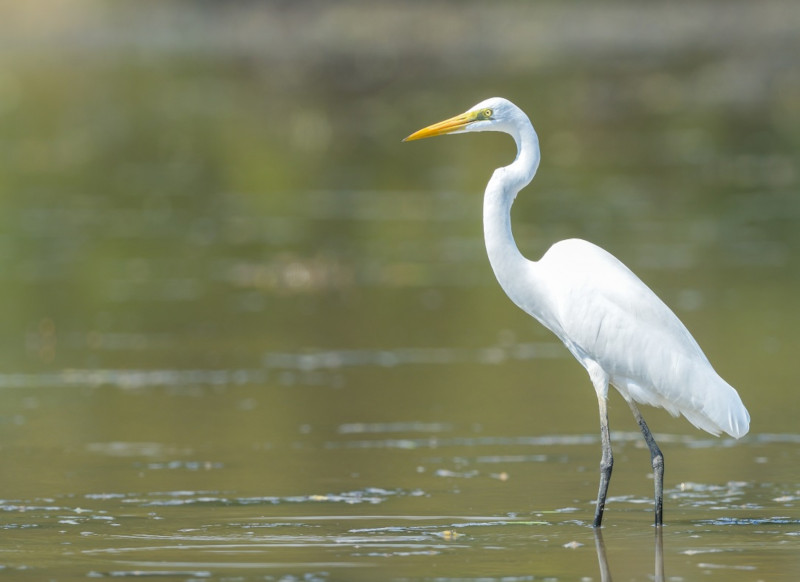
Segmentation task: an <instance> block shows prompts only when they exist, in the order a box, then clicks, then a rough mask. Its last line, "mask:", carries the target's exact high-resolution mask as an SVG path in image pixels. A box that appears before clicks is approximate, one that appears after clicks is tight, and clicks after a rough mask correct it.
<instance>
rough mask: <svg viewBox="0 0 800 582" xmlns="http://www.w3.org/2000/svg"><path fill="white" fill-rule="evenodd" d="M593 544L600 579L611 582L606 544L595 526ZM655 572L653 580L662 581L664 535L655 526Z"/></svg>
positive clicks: (601, 533)
mask: <svg viewBox="0 0 800 582" xmlns="http://www.w3.org/2000/svg"><path fill="white" fill-rule="evenodd" d="M594 546H595V549H596V550H597V562H598V564H599V566H600V580H601V581H602V582H611V580H612V578H611V569H610V568H609V566H608V558H607V557H606V544H605V542H604V541H603V531H602V530H601V529H600V528H599V527H596V528H594ZM654 554H655V574H654V576H653V579H654V580H655V582H664V535H663V530H662V528H660V527H656V528H655V550H654Z"/></svg>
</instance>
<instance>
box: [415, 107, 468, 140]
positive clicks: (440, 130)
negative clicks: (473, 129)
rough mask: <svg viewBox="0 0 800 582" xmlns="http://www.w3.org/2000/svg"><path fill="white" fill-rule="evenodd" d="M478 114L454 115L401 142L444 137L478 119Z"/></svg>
mask: <svg viewBox="0 0 800 582" xmlns="http://www.w3.org/2000/svg"><path fill="white" fill-rule="evenodd" d="M478 115H479V113H478V112H477V111H467V112H466V113H462V114H461V115H456V116H455V117H451V118H450V119H445V120H444V121H440V122H439V123H434V124H433V125H429V126H428V127H425V128H423V129H420V130H419V131H417V132H414V133H412V134H411V135H409V136H408V137H407V138H406V139H404V140H403V141H413V140H415V139H424V138H426V137H434V136H436V135H444V134H446V133H453V132H454V131H458V130H459V129H463V128H464V127H466V126H467V125H469V124H470V123H472V122H473V121H475V120H477V119H478Z"/></svg>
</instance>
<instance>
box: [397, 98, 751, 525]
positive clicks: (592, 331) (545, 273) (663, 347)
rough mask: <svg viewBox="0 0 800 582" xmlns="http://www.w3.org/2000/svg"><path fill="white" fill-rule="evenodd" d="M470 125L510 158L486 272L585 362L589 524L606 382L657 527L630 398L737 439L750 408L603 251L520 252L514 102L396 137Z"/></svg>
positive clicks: (521, 163)
mask: <svg viewBox="0 0 800 582" xmlns="http://www.w3.org/2000/svg"><path fill="white" fill-rule="evenodd" d="M472 131H499V132H504V133H507V134H509V135H511V137H513V138H514V141H515V142H516V144H517V156H516V158H515V159H514V161H513V162H512V163H511V164H510V165H508V166H505V167H502V168H497V169H496V170H495V171H494V173H493V174H492V177H491V179H490V180H489V183H488V184H487V186H486V191H485V193H484V199H483V230H484V239H485V242H486V251H487V253H488V255H489V262H490V263H491V266H492V269H493V271H494V274H495V277H497V281H498V282H499V283H500V286H501V287H502V288H503V290H504V291H505V292H506V294H507V295H508V296H509V298H510V299H511V300H512V301H513V302H514V303H515V304H516V305H517V306H518V307H520V308H521V309H522V310H523V311H525V312H526V313H528V314H529V315H531V316H533V317H534V318H536V319H537V320H538V321H539V322H540V323H542V324H543V325H544V326H545V327H546V328H548V329H549V330H550V331H552V332H553V333H554V334H555V335H556V336H558V338H559V339H560V340H561V341H562V342H563V343H564V345H565V346H566V348H567V349H568V350H569V351H570V352H571V353H572V355H573V356H575V358H576V359H577V360H578V361H579V362H580V363H581V364H582V365H583V367H584V368H586V371H587V372H588V373H589V378H590V380H591V382H592V385H593V386H594V389H595V392H596V393H597V402H598V405H599V409H600V441H601V447H602V455H601V460H600V488H599V491H598V494H597V505H596V507H595V514H594V522H593V525H594V527H600V526H601V523H602V520H603V510H604V509H605V504H606V496H607V493H608V484H609V480H610V479H611V470H612V468H613V465H614V459H613V455H612V451H611V440H610V437H609V432H608V410H607V399H608V387H609V385H611V386H614V388H616V389H617V391H618V392H619V393H620V394H621V395H622V397H623V398H624V399H625V401H626V402H627V403H628V406H630V409H631V411H632V412H633V416H634V417H635V419H636V422H637V423H638V425H639V428H640V429H641V431H642V434H643V436H644V440H645V442H646V443H647V447H648V448H649V449H650V458H651V464H652V467H653V476H654V482H655V525H656V527H660V526H661V524H662V521H663V519H662V511H663V510H662V506H663V498H664V486H663V483H664V456H663V455H662V453H661V449H659V447H658V444H657V443H656V441H655V439H654V438H653V435H652V433H651V432H650V429H649V428H648V427H647V423H645V421H644V418H642V414H641V413H640V412H639V408H638V406H637V403H639V404H649V405H651V406H657V407H661V408H664V409H666V410H667V411H668V412H670V413H671V414H672V415H673V416H678V415H679V414H682V415H683V416H684V417H686V419H687V420H688V421H689V422H691V423H692V424H693V425H694V426H696V427H698V428H700V429H703V430H705V431H707V432H709V433H711V434H713V435H719V434H720V433H721V432H725V433H727V434H729V435H731V436H732V437H734V438H737V439H738V438H740V437H742V436H744V435H745V434H746V433H747V431H748V428H749V425H750V415H749V413H748V412H747V409H746V408H745V407H744V404H742V401H741V399H740V398H739V394H738V393H737V392H736V390H735V389H734V388H733V387H732V386H731V385H730V384H728V383H727V382H726V381H725V380H723V379H722V378H721V377H720V376H719V374H717V372H716V371H715V370H714V368H713V367H712V366H711V364H710V363H709V361H708V358H706V356H705V354H704V353H703V351H702V350H701V349H700V346H699V345H698V344H697V342H696V341H695V339H694V338H693V337H692V335H691V334H690V333H689V331H688V330H687V329H686V327H685V326H684V325H683V323H681V321H680V320H679V319H678V317H677V316H676V315H675V314H674V313H673V312H672V311H671V310H670V309H669V307H667V306H666V305H665V304H664V303H663V302H662V301H661V299H659V298H658V297H657V296H656V294H655V293H654V292H653V291H652V290H651V289H650V288H649V287H648V286H647V285H645V284H644V283H643V282H642V281H641V280H640V279H639V278H638V277H637V276H636V275H634V274H633V272H632V271H631V270H630V269H628V268H627V267H626V266H625V265H623V264H622V263H621V262H620V261H619V260H618V259H617V258H615V257H614V256H613V255H611V254H610V253H608V252H607V251H605V250H603V249H601V248H600V247H598V246H596V245H594V244H592V243H590V242H587V241H584V240H580V239H568V240H562V241H560V242H557V243H555V244H554V245H552V246H551V247H550V248H549V249H548V250H547V252H546V253H545V254H544V255H543V256H542V258H541V259H539V260H538V261H531V260H529V259H526V258H525V257H523V256H522V254H521V253H520V251H519V249H517V246H516V244H515V243H514V237H513V235H512V232H511V205H512V204H513V202H514V199H515V198H516V196H517V194H518V193H519V191H520V190H521V189H522V188H524V187H525V186H527V185H528V184H529V183H530V181H531V180H532V179H533V176H534V174H536V170H537V168H538V167H539V160H540V157H541V154H540V150H539V138H538V136H537V135H536V131H535V130H534V129H533V125H532V124H531V122H530V119H528V116H527V115H525V113H524V112H523V111H522V110H521V109H520V108H519V107H517V106H516V105H514V104H513V103H511V102H510V101H508V100H506V99H502V98H499V97H493V98H491V99H487V100H485V101H481V102H480V103H478V104H477V105H475V106H474V107H472V108H471V109H469V110H468V111H466V112H465V113H462V114H461V115H456V116H455V117H451V118H450V119H446V120H444V121H441V122H439V123H435V124H433V125H430V126H428V127H425V128H423V129H421V130H419V131H417V132H415V133H412V134H411V135H409V136H408V137H407V138H405V139H404V140H403V141H411V140H416V139H422V138H427V137H433V136H437V135H444V134H451V133H453V134H454V133H466V132H472Z"/></svg>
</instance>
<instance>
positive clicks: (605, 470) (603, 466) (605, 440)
mask: <svg viewBox="0 0 800 582" xmlns="http://www.w3.org/2000/svg"><path fill="white" fill-rule="evenodd" d="M597 403H598V406H599V408H600V445H601V446H602V447H603V454H602V456H601V457H600V490H599V491H598V492H597V506H596V507H595V510H594V523H593V524H592V527H600V525H601V523H602V521H603V510H605V508H606V496H607V495H608V482H609V481H610V480H611V469H613V467H614V456H613V454H612V453H611V437H610V436H609V434H608V407H607V405H606V394H600V393H599V392H598V394H597Z"/></svg>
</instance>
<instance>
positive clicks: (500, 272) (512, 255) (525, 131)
mask: <svg viewBox="0 0 800 582" xmlns="http://www.w3.org/2000/svg"><path fill="white" fill-rule="evenodd" d="M509 133H511V136H512V137H513V138H514V141H516V143H517V157H516V159H515V160H514V162H513V163H511V164H510V165H508V166H506V167H504V168H498V169H497V170H495V172H494V174H493V175H492V178H491V180H489V183H488V184H487V186H486V193H485V194H484V198H483V233H484V237H485V239H486V251H487V252H488V254H489V262H490V263H491V265H492V269H493V270H494V274H495V276H496V277H497V281H498V282H499V283H500V286H501V287H502V288H503V290H504V291H505V292H506V294H507V295H508V296H509V297H510V298H511V300H512V301H514V303H516V304H517V305H518V306H520V307H522V308H523V309H525V310H526V311H529V312H530V309H531V307H532V306H530V305H527V304H526V303H527V302H526V301H525V299H524V297H525V296H529V295H530V291H531V289H530V287H529V285H530V284H531V283H532V282H531V281H525V280H524V277H522V275H523V273H529V272H530V271H531V269H530V266H531V261H529V260H527V259H526V258H525V257H523V256H522V254H521V253H520V252H519V249H518V248H517V245H516V244H515V242H514V236H513V234H512V232H511V205H512V204H513V203H514V198H516V196H517V193H518V192H519V191H520V190H521V189H522V188H524V187H525V186H527V185H528V183H530V181H531V180H532V179H533V176H534V174H535V173H536V169H537V168H538V167H539V156H540V154H539V139H538V138H537V136H536V132H535V131H534V129H533V126H532V125H531V123H530V121H529V120H528V119H527V117H525V118H524V123H520V124H518V125H516V126H515V127H514V129H513V132H509ZM524 290H527V292H523V291H524Z"/></svg>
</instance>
